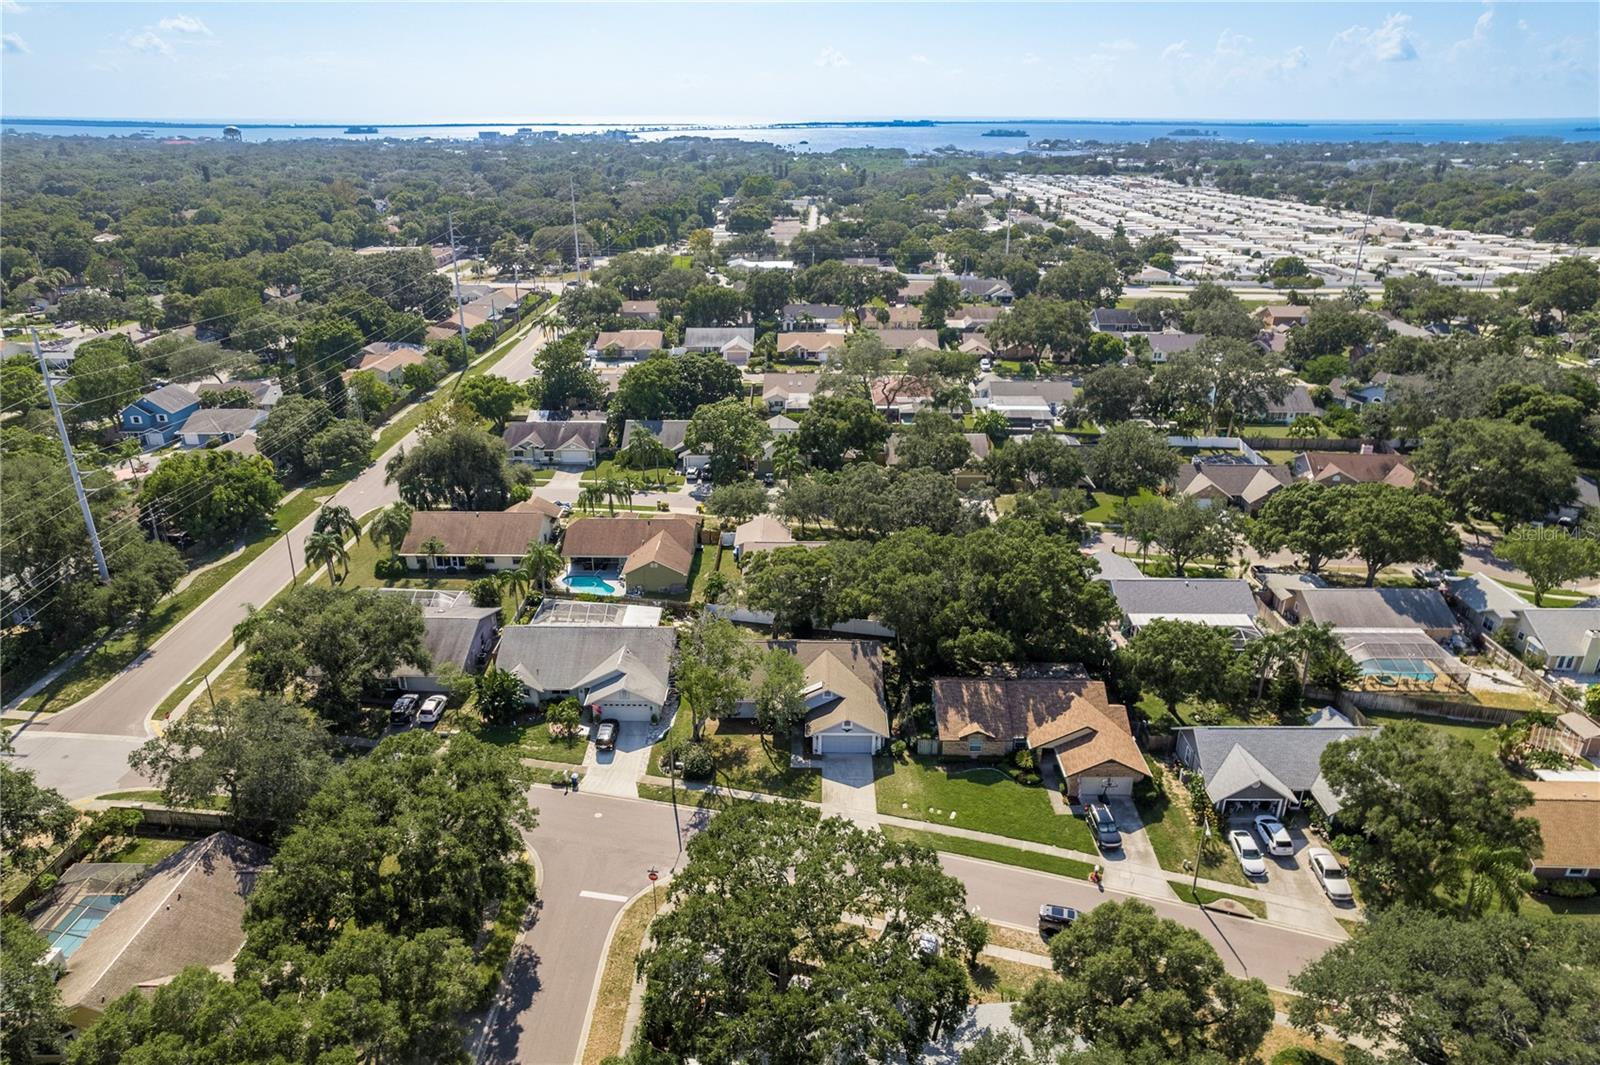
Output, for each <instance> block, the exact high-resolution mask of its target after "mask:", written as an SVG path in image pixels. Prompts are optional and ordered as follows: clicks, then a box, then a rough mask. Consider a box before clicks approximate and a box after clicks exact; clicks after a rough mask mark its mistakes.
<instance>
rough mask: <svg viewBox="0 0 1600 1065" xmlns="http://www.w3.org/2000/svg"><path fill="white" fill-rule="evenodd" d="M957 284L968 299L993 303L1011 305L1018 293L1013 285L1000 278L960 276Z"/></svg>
mask: <svg viewBox="0 0 1600 1065" xmlns="http://www.w3.org/2000/svg"><path fill="white" fill-rule="evenodd" d="M955 281H956V284H957V285H960V286H961V294H962V295H963V296H965V297H967V298H968V299H974V300H987V301H989V302H992V303H1010V302H1011V301H1012V300H1013V299H1015V298H1016V293H1015V292H1013V291H1012V289H1011V283H1010V282H1008V281H1005V280H1002V279H1001V278H998V277H975V276H973V275H971V274H963V275H961V276H958V277H957V278H956V279H955Z"/></svg>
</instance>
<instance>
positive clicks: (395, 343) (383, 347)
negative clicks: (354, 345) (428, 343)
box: [361, 340, 428, 363]
mask: <svg viewBox="0 0 1600 1065" xmlns="http://www.w3.org/2000/svg"><path fill="white" fill-rule="evenodd" d="M404 351H409V352H412V353H413V354H416V355H426V354H427V353H428V349H427V348H426V347H424V346H423V345H421V344H410V343H407V342H405V341H402V340H374V341H373V342H372V343H370V344H368V345H366V346H365V347H363V348H362V349H361V361H362V362H363V363H365V362H366V360H367V359H369V358H371V359H381V358H383V357H384V356H386V355H398V354H400V353H401V352H404Z"/></svg>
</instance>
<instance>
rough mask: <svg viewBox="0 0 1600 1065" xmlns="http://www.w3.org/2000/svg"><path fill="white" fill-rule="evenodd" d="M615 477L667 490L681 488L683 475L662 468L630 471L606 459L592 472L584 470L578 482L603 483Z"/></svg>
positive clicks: (613, 460)
mask: <svg viewBox="0 0 1600 1065" xmlns="http://www.w3.org/2000/svg"><path fill="white" fill-rule="evenodd" d="M610 477H616V478H619V479H621V480H625V481H632V482H633V483H634V484H635V485H642V484H648V485H652V486H654V485H658V484H662V485H666V486H667V487H668V488H681V487H682V486H683V474H681V473H678V472H677V471H676V470H672V469H668V468H667V467H665V466H663V467H660V468H658V469H653V470H630V469H627V468H626V467H623V466H618V465H617V463H616V460H615V459H606V460H605V461H604V462H602V463H600V464H599V465H598V466H596V467H595V468H594V469H592V470H584V471H583V476H582V477H580V478H579V480H580V481H584V482H589V481H604V480H606V479H607V478H610Z"/></svg>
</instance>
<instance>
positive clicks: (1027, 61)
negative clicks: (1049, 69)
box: [1022, 52, 1044, 67]
mask: <svg viewBox="0 0 1600 1065" xmlns="http://www.w3.org/2000/svg"><path fill="white" fill-rule="evenodd" d="M1042 62H1044V60H1042V59H1040V58H1039V57H1038V56H1037V55H1036V54H1034V53H1033V52H1024V53H1023V54H1022V65H1023V66H1025V67H1031V66H1034V65H1036V64H1038V63H1042Z"/></svg>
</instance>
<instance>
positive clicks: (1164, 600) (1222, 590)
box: [1107, 577, 1256, 618]
mask: <svg viewBox="0 0 1600 1065" xmlns="http://www.w3.org/2000/svg"><path fill="white" fill-rule="evenodd" d="M1107 583H1108V584H1110V585H1111V594H1112V595H1113V596H1115V597H1116V600H1117V605H1118V606H1120V607H1121V608H1122V612H1123V613H1124V614H1144V615H1155V616H1158V617H1172V618H1182V617H1183V616H1185V615H1191V614H1194V615H1199V614H1209V615H1220V614H1244V615H1246V616H1249V617H1254V616H1255V613H1256V597H1255V596H1254V595H1253V594H1251V591H1250V586H1249V585H1248V584H1246V583H1245V582H1244V581H1237V580H1225V579H1214V578H1206V579H1201V578H1184V577H1142V578H1139V579H1137V580H1134V579H1129V580H1113V581H1108V582H1107Z"/></svg>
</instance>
